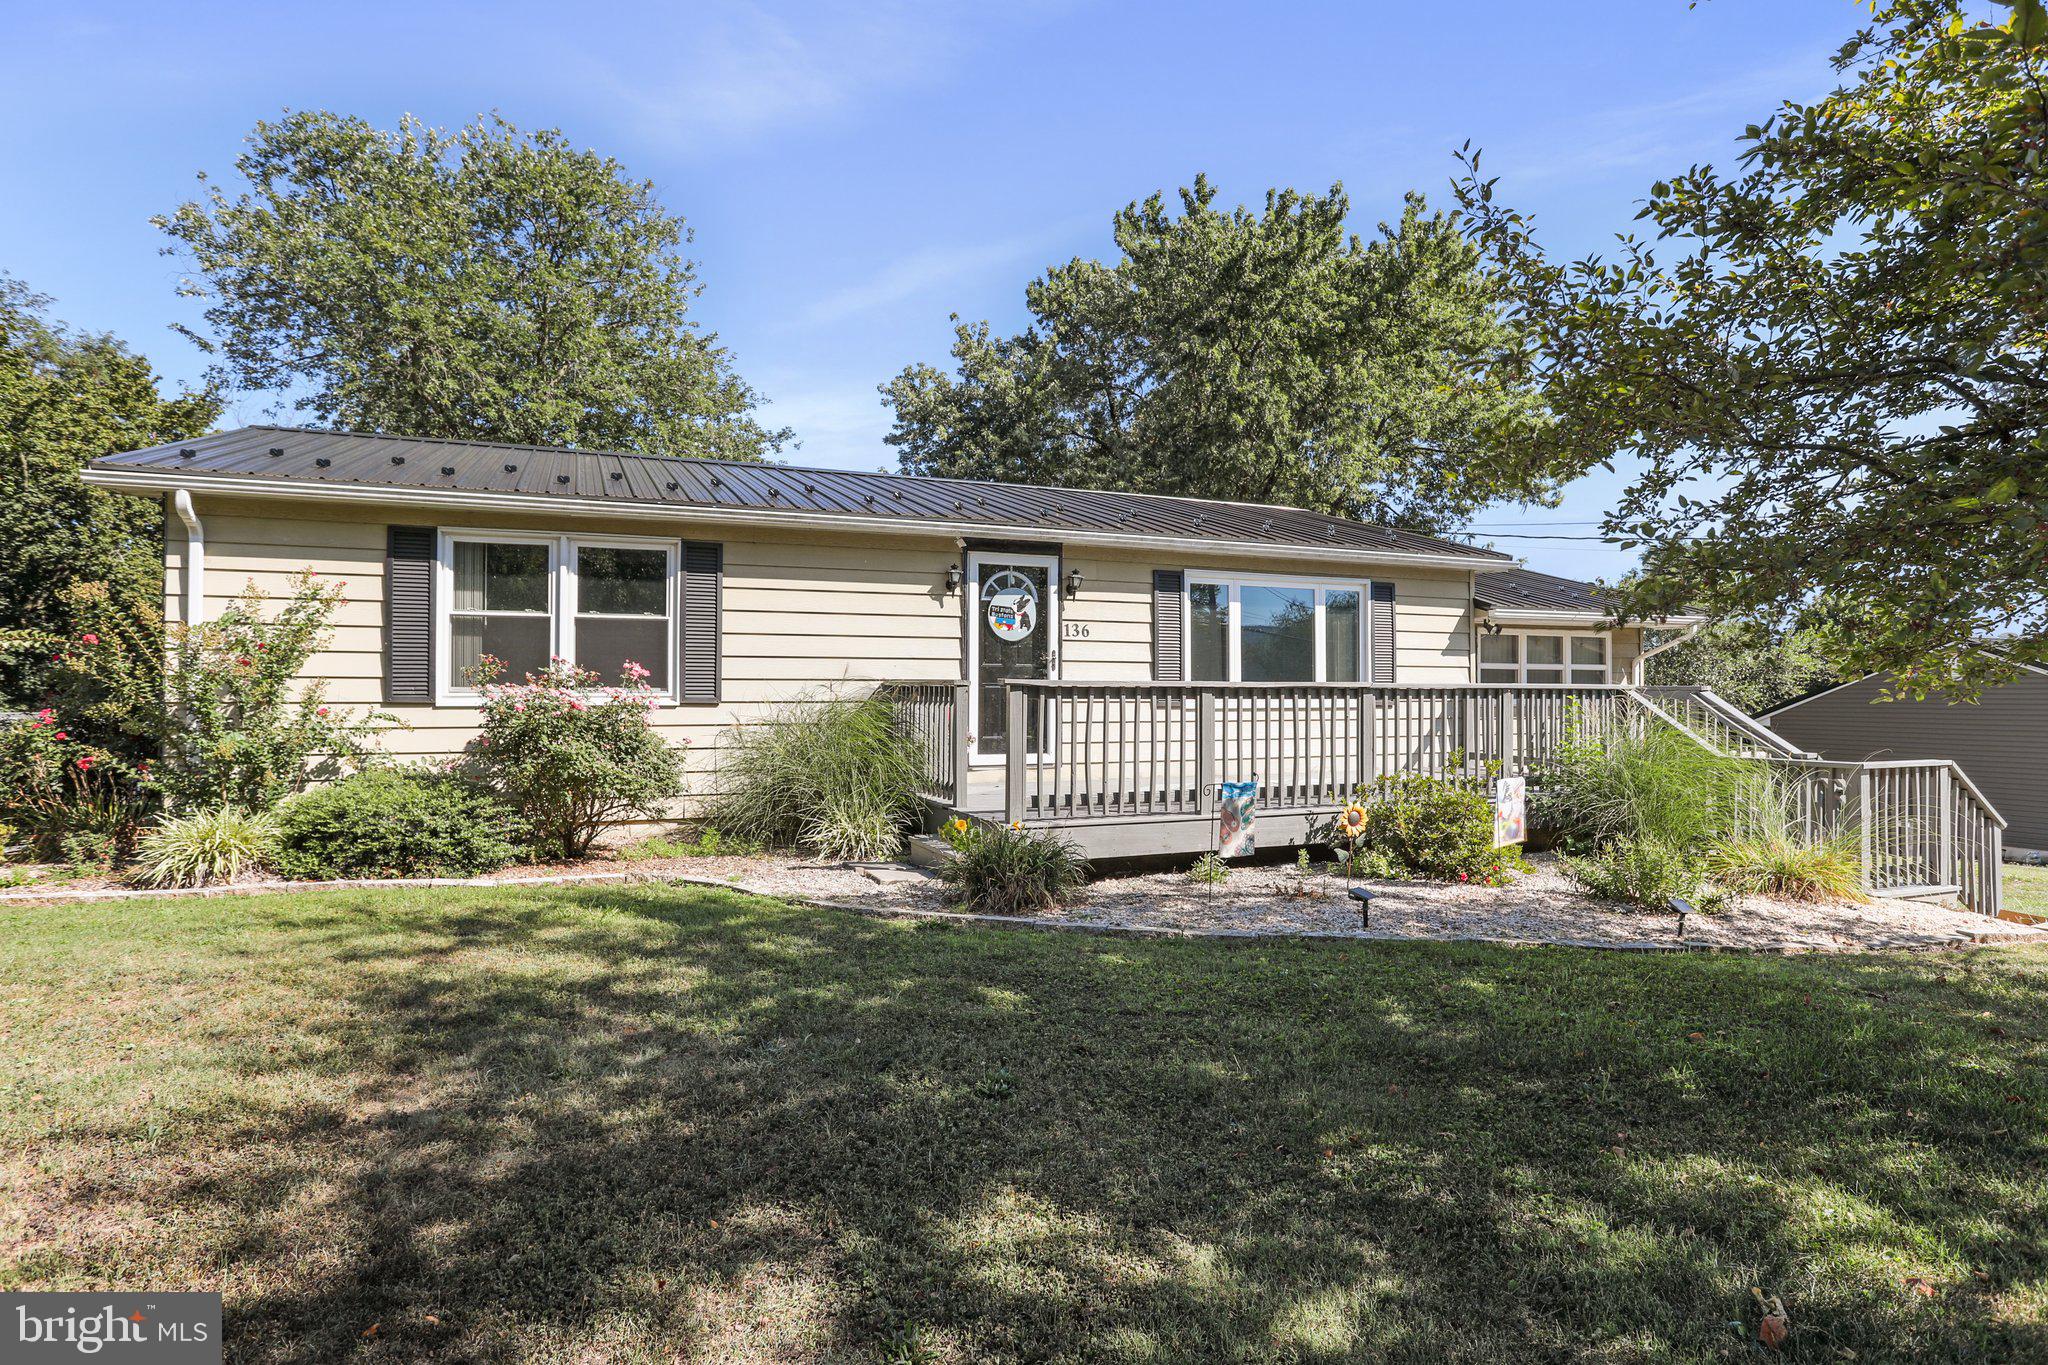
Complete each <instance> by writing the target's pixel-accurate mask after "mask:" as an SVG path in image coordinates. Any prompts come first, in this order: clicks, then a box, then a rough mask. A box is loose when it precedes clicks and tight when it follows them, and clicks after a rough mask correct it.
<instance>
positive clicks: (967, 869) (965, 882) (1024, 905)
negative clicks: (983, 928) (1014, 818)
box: [939, 825, 1088, 915]
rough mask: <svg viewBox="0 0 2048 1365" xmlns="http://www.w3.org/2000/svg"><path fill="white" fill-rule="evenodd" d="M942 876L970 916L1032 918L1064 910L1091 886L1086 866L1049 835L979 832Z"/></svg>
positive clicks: (1002, 829) (1006, 828) (1001, 829)
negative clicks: (1062, 906) (958, 895)
mask: <svg viewBox="0 0 2048 1365" xmlns="http://www.w3.org/2000/svg"><path fill="white" fill-rule="evenodd" d="M939 876H940V877H942V878H943V879H944V880H945V882H946V884H947V885H948V886H950V887H952V888H953V889H954V890H955V891H958V892H959V893H960V898H961V901H962V902H963V903H964V904H965V905H966V906H967V908H968V909H969V910H973V911H976V912H977V913H980V914H984V915H1028V914H1033V913H1035V912H1038V911H1043V910H1052V909H1056V908H1058V907H1059V906H1061V905H1064V904H1065V903H1066V902H1067V901H1068V900H1069V899H1070V898H1071V897H1072V896H1073V895H1074V893H1075V892H1077V891H1079V890H1080V889H1081V888H1082V887H1084V886H1086V885H1087V884H1088V864H1087V862H1086V861H1085V860H1084V859H1083V858H1082V857H1081V855H1080V852H1079V851H1078V850H1077V849H1076V848H1075V847H1074V845H1072V844H1071V843H1068V842H1067V841H1066V840H1064V839H1062V838H1060V837H1059V836H1058V835H1056V834H1053V833H1051V832H1050V831H1045V832H1033V831H1030V830H1026V829H1025V828H1023V827H1022V826H1021V825H1003V826H997V827H995V828H992V829H991V828H987V827H977V828H976V829H974V830H973V831H972V833H971V834H969V835H968V837H967V838H966V839H965V840H964V841H963V842H962V843H961V844H960V845H958V856H956V857H954V858H952V859H950V860H948V861H947V862H946V863H945V864H944V865H943V866H942V867H940V869H939Z"/></svg>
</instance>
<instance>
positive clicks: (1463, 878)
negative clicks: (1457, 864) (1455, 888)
mask: <svg viewBox="0 0 2048 1365" xmlns="http://www.w3.org/2000/svg"><path fill="white" fill-rule="evenodd" d="M1458 880H1459V881H1461V882H1469V881H1471V880H1472V879H1471V878H1470V877H1468V876H1466V875H1465V874H1464V873H1462V872H1460V873H1459V874H1458Z"/></svg>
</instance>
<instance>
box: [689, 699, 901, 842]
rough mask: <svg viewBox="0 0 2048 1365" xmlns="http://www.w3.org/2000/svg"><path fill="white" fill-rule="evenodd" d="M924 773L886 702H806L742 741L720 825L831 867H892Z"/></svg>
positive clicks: (751, 729)
mask: <svg viewBox="0 0 2048 1365" xmlns="http://www.w3.org/2000/svg"><path fill="white" fill-rule="evenodd" d="M922 773H923V763H922V760H921V758H920V756H919V752H918V748H917V743H916V741H915V740H914V739H912V738H911V737H910V736H909V735H908V734H907V733H906V732H905V731H904V729H903V727H902V726H901V725H900V724H898V722H897V718H896V711H895V708H894V707H893V706H892V705H890V703H889V701H888V699H887V698H886V697H880V696H875V695H873V694H870V695H867V696H864V697H859V698H853V699H847V700H841V699H837V698H829V697H807V698H803V699H800V700H797V701H794V702H790V703H788V704H786V705H784V706H781V707H779V708H777V709H776V710H775V711H773V712H771V713H770V714H769V715H767V716H765V717H763V718H762V719H761V720H759V721H757V722H755V723H754V724H751V725H747V726H744V727H742V728H740V729H739V730H737V731H735V732H734V733H733V734H732V736H731V737H730V738H729V739H728V740H727V742H726V748H725V751H724V754H723V757H722V759H721V761H720V763H719V768H718V788H719V796H718V799H717V801H716V802H715V803H714V804H713V809H712V811H711V816H710V818H711V820H712V821H713V823H715V824H716V825H717V826H718V827H719V828H720V829H722V830H725V831H727V832H729V833H732V834H736V835H738V836H740V837H741V838H744V839H754V840H758V841H760V842H761V843H764V844H770V845H773V846H776V847H780V848H791V847H801V848H806V849H809V850H811V851H812V852H814V853H818V854H822V855H823V856H825V857H828V858H848V859H855V860H868V859H877V858H892V857H894V856H896V854H897V853H899V852H900V851H901V850H902V847H903V835H904V832H905V830H907V829H908V828H909V827H910V826H911V824H912V823H913V822H914V821H915V820H916V818H917V814H918V788H919V786H920V779H921V776H922Z"/></svg>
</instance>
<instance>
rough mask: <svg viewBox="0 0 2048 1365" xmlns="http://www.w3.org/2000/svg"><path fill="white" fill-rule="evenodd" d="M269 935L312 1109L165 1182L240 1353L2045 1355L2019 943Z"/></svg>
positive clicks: (489, 926)
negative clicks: (1790, 1335) (1763, 945)
mask: <svg viewBox="0 0 2048 1365" xmlns="http://www.w3.org/2000/svg"><path fill="white" fill-rule="evenodd" d="M281 932H282V937H280V938H278V939H275V940H272V941H271V945H270V946H265V945H244V947H243V948H242V949H241V950H240V951H242V952H244V953H245V954H247V955H248V961H249V963H250V970H251V971H252V973H254V972H257V971H258V970H259V968H258V966H257V964H259V963H262V962H267V961H276V960H277V959H278V956H279V953H280V951H282V953H283V957H284V959H285V962H284V966H283V968H282V970H283V973H284V974H283V976H282V977H274V978H273V981H274V982H277V983H279V984H281V987H282V988H283V989H286V990H289V991H292V992H295V993H298V994H299V995H300V996H301V997H302V998H303V1000H304V1009H303V1014H302V1017H301V1018H300V1019H299V1020H298V1021H297V1031H296V1033H295V1035H294V1038H293V1041H292V1042H291V1043H290V1045H289V1046H287V1047H285V1048H284V1049H283V1050H282V1051H281V1052H280V1053H279V1054H277V1055H276V1056H275V1057H274V1058H272V1059H269V1060H266V1061H262V1062H252V1063H251V1065H253V1066H258V1067H264V1068H275V1069H278V1070H280V1071H286V1072H290V1071H303V1070H306V1069H309V1068H310V1069H312V1070H313V1071H314V1072H315V1073H316V1074H318V1075H319V1076H321V1077H323V1078H331V1086H330V1087H328V1088H326V1089H325V1090H324V1091H323V1093H322V1094H321V1098H320V1100H319V1101H318V1102H314V1103H308V1104H304V1105H300V1106H297V1107H294V1108H291V1109H288V1110H277V1109H266V1110H254V1111H249V1112H244V1113H242V1114H240V1115H239V1116H238V1117H237V1118H236V1119H235V1120H233V1123H234V1127H233V1131H230V1132H218V1133H214V1134H213V1135H211V1137H210V1138H209V1139H208V1141H209V1142H210V1143H211V1144H213V1145H214V1146H216V1147H217V1150H216V1151H214V1152H213V1153H212V1154H211V1156H210V1157H209V1158H208V1159H205V1160H202V1161H199V1162H197V1163H196V1165H197V1169H196V1170H192V1171H190V1172H189V1173H188V1174H186V1175H185V1176H184V1177H183V1178H181V1179H178V1180H176V1181H174V1182H173V1185H172V1188H169V1189H166V1190H163V1191H161V1192H160V1197H161V1198H162V1199H163V1201H164V1202H166V1203H168V1204H169V1205H170V1206H172V1207H174V1208H176V1209H178V1210H181V1211H183V1213H184V1215H185V1216H187V1217H189V1218H190V1219H192V1220H193V1222H194V1225H195V1226H196V1227H200V1228H205V1229H211V1230H213V1231H212V1234H211V1235H212V1236H213V1237H214V1241H213V1243H212V1244H211V1245H210V1246H209V1248H208V1256H209V1259H211V1260H213V1261H215V1262H217V1263H218V1264H219V1265H221V1266H222V1267H224V1268H226V1272H227V1274H228V1276H229V1278H230V1280H231V1281H232V1280H233V1279H235V1278H236V1277H237V1276H238V1275H239V1274H241V1273H242V1272H243V1271H245V1270H246V1271H248V1272H249V1273H248V1275H247V1278H248V1280H249V1282H250V1283H251V1284H252V1286H253V1287H252V1288H251V1289H250V1290H249V1291H248V1292H246V1293H239V1294H231V1298H230V1303H231V1305H232V1307H231V1311H230V1315H229V1336H230V1343H231V1346H232V1348H233V1353H234V1356H235V1358H238V1359H297V1360H328V1359H335V1358H340V1357H346V1356H349V1355H351V1354H360V1355H362V1356H364V1357H365V1358H393V1359H422V1358H433V1357H441V1358H448V1359H456V1358H464V1359H467V1358H501V1357H506V1356H520V1357H537V1358H565V1359H643V1358H645V1359H666V1358H689V1357H697V1358H705V1359H856V1360H866V1359H924V1358H930V1359H948V1358H958V1359H989V1358H1013V1359H1049V1358H1090V1359H1095V1358H1110V1359H1138V1360H1145V1359H1156V1360H1189V1359H1235V1358H1252V1359H1285V1360H1325V1359H1346V1358H1357V1359H1403V1360H1417V1361H1421V1360H1430V1361H1436V1360H1457V1359H1471V1360H1480V1359H1494V1360H1498V1359H1503V1358H1506V1359H1578V1358H1586V1357H1595V1358H1606V1359H1616V1360H1637V1359H1686V1360H1692V1359H1722V1358H1728V1359H1734V1358H1738V1357H1742V1356H1746V1355H1747V1354H1748V1353H1749V1351H1750V1350H1751V1348H1750V1347H1748V1346H1747V1345H1746V1344H1745V1336H1746V1332H1747V1328H1746V1327H1745V1328H1744V1329H1743V1330H1742V1331H1738V1330H1736V1329H1735V1328H1733V1327H1731V1326H1730V1323H1731V1321H1733V1320H1735V1319H1742V1320H1743V1321H1744V1322H1745V1323H1747V1324H1750V1325H1753V1323H1754V1313H1753V1312H1752V1311H1749V1293H1748V1287H1749V1286H1750V1285H1752V1284H1755V1285H1761V1286H1764V1287H1765V1288H1766V1290H1767V1291H1768V1292H1774V1293H1779V1294H1782V1295H1784V1296H1785V1297H1786V1299H1787V1301H1788V1302H1789V1303H1790V1304H1791V1305H1792V1311H1793V1314H1794V1318H1795V1322H1796V1323H1797V1325H1798V1329H1799V1330H1798V1335H1797V1336H1795V1338H1794V1341H1793V1345H1792V1349H1791V1350H1790V1351H1789V1352H1788V1358H1792V1359H1815V1360H1820V1359H1838V1358H1842V1357H1839V1356H1838V1355H1837V1352H1839V1351H1841V1350H1844V1349H1849V1350H1854V1351H1856V1352H1857V1353H1859V1356H1860V1358H1863V1359H1873V1358H1887V1357H1896V1356H1903V1355H1913V1356H1916V1357H1918V1358H1933V1359H1939V1358H1955V1359H1965V1358H1968V1359H2019V1358H2026V1357H2033V1358H2042V1357H2044V1356H2048V1332H2044V1328H2043V1319H2044V1313H2048V1289H2044V1282H2043V1279H2042V1269H2041V1265H2040V1262H2039V1260H2038V1257H2039V1253H2040V1249H2041V1247H2042V1246H2043V1245H2048V1194H2044V1192H2043V1191H2044V1184H2048V1182H2044V1180H2043V1176H2044V1175H2048V1160H2044V1144H2043V1137H2042V1122H2043V1115H2044V1113H2048V1089H2044V1082H2043V1080H2042V1076H2041V1070H2040V1065H2039V1064H2040V1062H2041V1060H2042V1058H2043V1054H2044V1051H2048V1048H2044V1043H2043V1034H2042V1032H2041V1026H2040V1023H2039V1021H2041V1020H2043V1019H2048V1009H2044V1007H2048V960H2043V959H2041V958H2038V957H2036V958H2029V959H2024V960H2016V959H2010V958H2003V959H2001V958H1993V957H1988V956H1977V955H1971V956H1958V957H1949V958H1889V959H1875V958H1859V959H1810V960H1802V961H1777V960H1756V961H1751V960H1743V959H1731V958H1685V959H1662V958H1656V959H1649V958H1641V957H1633V956H1626V955H1614V954H1596V953H1586V952H1573V951H1564V950H1556V951H1527V950H1523V951H1516V950H1500V949H1486V948H1471V947H1457V946H1445V945H1412V946H1387V945H1359V946H1355V947H1353V946H1335V945H1323V944H1314V945H1309V944H1303V945H1272V944H1258V945H1229V944H1203V943H1195V944H1175V943H1135V942H1122V941H1104V940H1091V939H1082V938H1075V937H1065V936H1041V935H1030V934H1004V933H991V932H986V931H976V930H964V929H955V928H951V927H944V926H939V927H906V926H902V925H897V924H884V923H876V922H871V921H865V920H860V919H855V918H850V917H838V916H833V915H829V914H820V913H812V912H807V911H797V910H790V909H787V908H783V907H778V906H773V905H770V904H768V903H765V902H760V901H754V900H748V899H745V898H740V897H733V896H726V895H721V894H716V893H704V892H697V891H684V890H679V889H662V888H651V887H640V888H605V889H583V890H574V891H566V892H549V893H525V894H519V895H511V896H505V897H502V898H500V899H499V900H497V901H496V902H495V903H494V902H491V901H486V900H483V899H481V898H476V897H464V898H462V899H460V900H457V899H456V898H452V897H447V898H436V897H429V896H421V897H419V898H417V899H416V900H413V901H407V902H404V903H403V904H396V903H394V902H392V901H389V900H386V901H382V902H379V901H377V900H374V899H371V898H368V897H355V898H351V897H344V896H340V895H330V896H326V897H321V898H315V899H312V900H309V901H307V902H305V903H304V906H303V908H301V909H299V910H297V911H295V912H293V914H292V917H291V919H290V922H289V923H287V924H285V925H284V926H283V927H282V931H281ZM276 944H288V945H289V947H288V948H286V949H283V950H280V949H279V948H277V947H276V946H275V945H276ZM1987 1016H1990V1017H1989V1018H1987ZM1994 1019H1995V1020H1997V1021H2003V1022H2002V1023H1994V1022H1993V1020H1994ZM2014 1021H2024V1022H2014ZM223 1122H227V1120H223ZM113 1189H114V1182H113V1181H112V1179H111V1178H110V1180H109V1183H108V1184H107V1185H106V1186H104V1187H101V1188H99V1189H97V1190H96V1189H95V1188H94V1187H93V1186H92V1185H91V1184H90V1182H87V1183H85V1184H82V1185H81V1186H79V1187H78V1188H76V1189H75V1190H74V1192H73V1197H74V1198H76V1199H79V1200H82V1201H85V1202H91V1201H93V1200H94V1199H96V1198H112V1197H113ZM1916 1277H1917V1278H1918V1279H1919V1280H1921V1281H1923V1282H1924V1283H1925V1284H1926V1285H1927V1286H1928V1287H1929V1288H1931V1289H1932V1290H1933V1293H1932V1294H1931V1295H1930V1294H1926V1293H1922V1292H1921V1291H1920V1290H1919V1289H1918V1288H1917V1287H1915V1286H1914V1285H1913V1284H1911V1283H1909V1281H1911V1280H1913V1279H1914V1278H1916ZM366 1333H367V1335H366Z"/></svg>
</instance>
